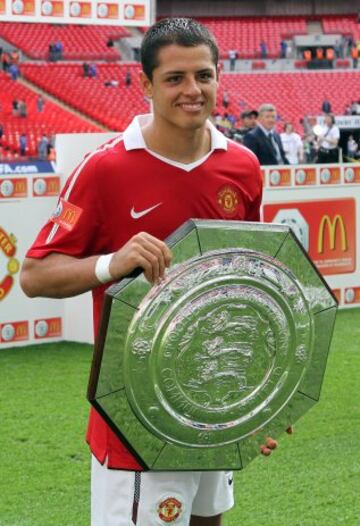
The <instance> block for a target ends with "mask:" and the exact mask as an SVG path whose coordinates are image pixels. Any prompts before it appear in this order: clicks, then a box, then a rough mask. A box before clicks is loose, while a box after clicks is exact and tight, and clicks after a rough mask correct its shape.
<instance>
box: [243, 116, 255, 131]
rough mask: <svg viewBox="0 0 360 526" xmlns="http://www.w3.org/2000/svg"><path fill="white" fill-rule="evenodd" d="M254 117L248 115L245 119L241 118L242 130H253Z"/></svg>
mask: <svg viewBox="0 0 360 526" xmlns="http://www.w3.org/2000/svg"><path fill="white" fill-rule="evenodd" d="M256 121H257V119H256V115H254V114H252V115H248V116H247V117H244V118H243V124H244V128H255V126H256Z"/></svg>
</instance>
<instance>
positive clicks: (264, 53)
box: [260, 40, 268, 58]
mask: <svg viewBox="0 0 360 526" xmlns="http://www.w3.org/2000/svg"><path fill="white" fill-rule="evenodd" d="M260 56H261V58H267V56H268V47H267V44H266V42H264V40H262V41H261V42H260Z"/></svg>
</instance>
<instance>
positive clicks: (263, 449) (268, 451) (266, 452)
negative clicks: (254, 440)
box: [260, 444, 271, 457]
mask: <svg viewBox="0 0 360 526" xmlns="http://www.w3.org/2000/svg"><path fill="white" fill-rule="evenodd" d="M260 452H261V454H262V455H264V456H265V457H268V456H269V455H271V449H269V448H268V447H266V446H265V445H264V444H262V445H261V446H260Z"/></svg>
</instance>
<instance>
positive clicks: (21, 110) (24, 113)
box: [18, 100, 27, 118]
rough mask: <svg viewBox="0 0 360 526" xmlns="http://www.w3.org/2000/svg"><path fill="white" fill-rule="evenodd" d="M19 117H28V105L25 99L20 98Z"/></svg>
mask: <svg viewBox="0 0 360 526" xmlns="http://www.w3.org/2000/svg"><path fill="white" fill-rule="evenodd" d="M18 108H19V117H23V118H25V117H27V105H26V102H25V101H24V100H19V106H18Z"/></svg>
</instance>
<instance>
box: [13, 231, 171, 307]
mask: <svg viewBox="0 0 360 526" xmlns="http://www.w3.org/2000/svg"><path fill="white" fill-rule="evenodd" d="M98 258H99V256H90V257H87V258H83V259H79V258H75V257H72V256H68V255H65V254H60V253H56V252H52V253H50V254H49V255H47V256H45V257H44V258H42V259H36V258H25V261H24V264H23V267H22V270H21V276H20V283H21V287H22V289H23V291H24V292H25V294H26V295H27V296H29V297H37V296H41V297H47V298H68V297H71V296H76V295H77V294H82V293H83V292H87V291H89V290H91V289H94V288H95V287H98V286H99V285H101V283H100V281H99V280H98V279H97V277H96V274H95V265H96V262H97V260H98ZM170 262H171V251H170V250H169V248H168V247H167V246H166V244H165V243H164V242H163V241H161V240H159V239H157V238H156V237H154V236H152V235H150V234H148V233H146V232H140V233H139V234H136V235H135V236H133V237H132V238H131V239H130V240H129V241H128V242H127V243H125V245H123V246H122V247H121V248H120V249H119V250H118V251H117V252H114V254H113V256H112V258H111V260H110V266H109V271H110V274H111V276H112V278H113V280H114V281H117V280H119V279H121V278H123V277H124V276H126V275H127V274H129V273H130V272H132V271H133V270H134V269H136V268H138V267H140V268H142V269H143V270H144V274H145V277H146V279H147V280H148V281H150V282H151V283H157V282H158V280H159V279H161V278H162V277H164V274H165V269H166V267H169V266H170Z"/></svg>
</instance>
